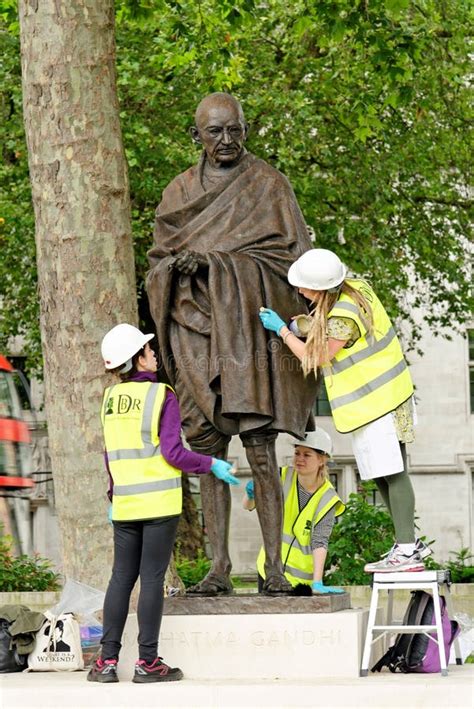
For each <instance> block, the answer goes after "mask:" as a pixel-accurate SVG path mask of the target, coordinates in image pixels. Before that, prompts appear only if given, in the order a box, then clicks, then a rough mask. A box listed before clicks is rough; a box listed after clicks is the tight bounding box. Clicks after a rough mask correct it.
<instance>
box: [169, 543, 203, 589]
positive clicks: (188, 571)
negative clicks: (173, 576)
mask: <svg viewBox="0 0 474 709" xmlns="http://www.w3.org/2000/svg"><path fill="white" fill-rule="evenodd" d="M210 568H211V562H210V561H209V559H208V558H207V556H206V555H205V554H204V552H203V551H202V550H200V551H199V552H198V555H197V557H196V558H195V559H186V557H184V556H181V555H180V554H179V552H178V553H177V554H176V570H177V572H178V575H179V577H180V579H181V581H182V582H183V583H184V586H185V588H189V587H190V586H194V584H196V583H199V581H202V579H203V578H204V576H205V575H206V574H207V572H208V571H209V569H210Z"/></svg>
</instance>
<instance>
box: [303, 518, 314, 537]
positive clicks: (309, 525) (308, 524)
mask: <svg viewBox="0 0 474 709" xmlns="http://www.w3.org/2000/svg"><path fill="white" fill-rule="evenodd" d="M312 526H313V521H312V520H311V519H307V520H306V524H305V526H304V533H305V534H311V528H312Z"/></svg>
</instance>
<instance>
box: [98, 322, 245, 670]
mask: <svg viewBox="0 0 474 709" xmlns="http://www.w3.org/2000/svg"><path fill="white" fill-rule="evenodd" d="M152 338H153V335H144V334H143V333H142V332H140V330H138V329H137V328H136V327H133V326H132V325H128V324H127V323H122V324H120V325H116V327H114V328H112V330H110V331H109V332H108V333H107V334H106V335H105V337H104V339H103V340H102V348H101V349H102V357H103V359H104V363H105V368H106V369H107V370H111V371H113V372H114V373H116V374H117V375H118V381H117V383H116V384H114V385H112V386H110V387H108V388H107V389H106V390H105V392H104V398H103V404H102V412H101V419H102V427H103V431H104V442H105V459H106V466H107V470H108V473H109V500H110V501H111V502H112V505H111V516H110V521H111V522H112V523H113V527H114V565H113V570H112V577H111V579H110V582H109V585H108V588H107V593H106V596H105V601H104V616H103V635H102V640H101V645H102V651H101V657H100V658H99V659H98V660H96V662H95V663H94V665H93V667H92V669H91V670H90V672H89V674H88V675H87V679H88V680H89V681H91V682H104V683H108V682H118V676H117V662H118V657H119V652H120V648H121V637H122V633H123V629H124V626H125V621H126V619H127V614H128V606H129V602H130V594H131V592H132V589H133V587H134V585H135V582H136V581H137V579H138V577H140V594H139V598H138V609H137V616H138V628H139V634H138V647H139V657H138V660H137V662H136V664H135V673H134V677H133V682H137V683H147V682H170V681H176V680H180V679H181V678H182V676H183V673H182V672H181V670H180V669H179V668H178V667H169V665H167V664H166V663H165V662H163V660H162V658H161V657H159V656H158V635H159V631H160V625H161V617H162V613H163V581H164V577H165V572H166V569H167V567H168V564H169V561H170V557H171V552H172V549H173V544H174V539H175V535H176V529H177V527H178V521H179V515H180V514H181V507H182V502H181V472H182V471H184V472H187V473H210V472H212V473H213V474H214V475H215V476H216V477H218V478H219V479H220V480H223V481H224V482H227V483H229V484H231V485H238V484H239V481H238V480H237V478H236V477H234V476H233V475H232V473H231V470H232V465H231V464H230V463H227V462H226V461H225V460H218V459H216V458H211V457H210V456H207V455H202V454H200V453H194V452H192V451H189V450H186V449H185V448H184V447H183V444H182V441H181V420H180V415H179V405H178V401H177V399H176V396H175V394H174V392H173V390H172V389H171V387H169V386H167V385H165V384H162V383H160V382H158V381H157V377H156V370H157V365H156V359H155V354H154V352H153V350H152V349H151V347H150V344H149V342H150V340H151V339H152Z"/></svg>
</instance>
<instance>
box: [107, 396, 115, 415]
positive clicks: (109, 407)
mask: <svg viewBox="0 0 474 709" xmlns="http://www.w3.org/2000/svg"><path fill="white" fill-rule="evenodd" d="M113 413H114V397H113V396H111V397H109V398H108V399H107V403H106V404H105V415H106V416H108V415H109V414H113Z"/></svg>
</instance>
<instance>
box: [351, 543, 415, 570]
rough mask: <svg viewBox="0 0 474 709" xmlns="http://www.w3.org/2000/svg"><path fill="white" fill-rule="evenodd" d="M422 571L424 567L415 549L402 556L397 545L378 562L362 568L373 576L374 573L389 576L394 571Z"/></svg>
mask: <svg viewBox="0 0 474 709" xmlns="http://www.w3.org/2000/svg"><path fill="white" fill-rule="evenodd" d="M424 570H425V565H424V563H423V560H422V558H421V556H420V554H419V552H418V551H417V550H416V549H415V551H414V552H413V553H412V554H404V553H403V552H402V550H401V549H400V547H399V546H398V545H397V544H395V546H394V547H393V548H392V549H391V550H390V552H389V553H388V554H387V555H386V556H385V557H383V558H382V559H380V561H375V562H373V563H371V564H366V565H365V566H364V571H365V572H366V573H367V574H374V573H376V572H377V573H378V574H384V573H385V574H389V573H393V572H394V571H424Z"/></svg>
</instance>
